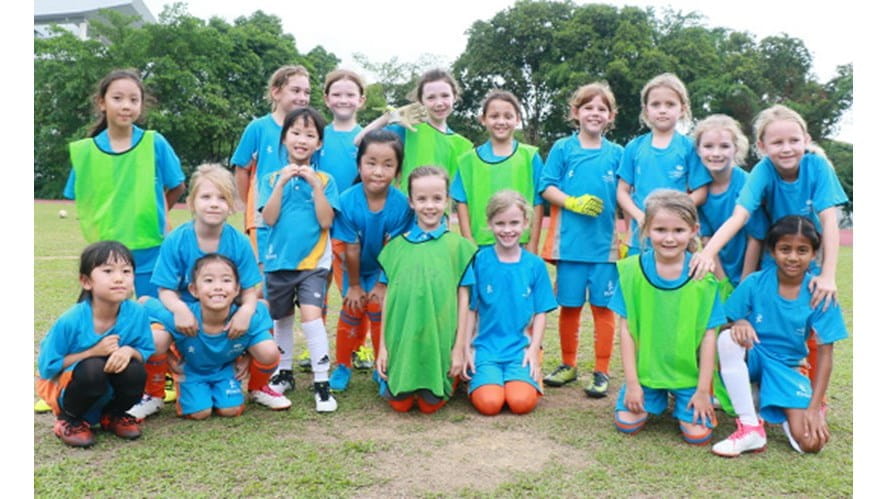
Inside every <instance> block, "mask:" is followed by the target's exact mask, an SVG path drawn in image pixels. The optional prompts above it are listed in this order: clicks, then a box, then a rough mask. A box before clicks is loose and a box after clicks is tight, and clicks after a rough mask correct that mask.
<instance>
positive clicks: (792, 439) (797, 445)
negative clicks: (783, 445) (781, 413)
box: [782, 421, 804, 454]
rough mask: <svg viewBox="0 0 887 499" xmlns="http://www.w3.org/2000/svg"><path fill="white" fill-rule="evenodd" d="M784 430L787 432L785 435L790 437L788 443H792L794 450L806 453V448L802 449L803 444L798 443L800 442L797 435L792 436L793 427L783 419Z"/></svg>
mask: <svg viewBox="0 0 887 499" xmlns="http://www.w3.org/2000/svg"><path fill="white" fill-rule="evenodd" d="M782 431H784V432H785V436H787V437H788V443H790V444H791V446H792V449H794V450H796V451H798V452H800V453H801V454H803V453H804V450H803V449H801V446H800V445H799V444H798V442H797V441H796V440H795V437H793V436H792V429H791V427H790V426H789V425H788V421H783V422H782Z"/></svg>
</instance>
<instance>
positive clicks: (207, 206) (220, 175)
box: [128, 164, 289, 419]
mask: <svg viewBox="0 0 887 499" xmlns="http://www.w3.org/2000/svg"><path fill="white" fill-rule="evenodd" d="M235 196H236V194H235V187H234V178H233V176H232V175H231V173H230V172H229V171H228V170H226V169H224V168H222V166H221V165H218V164H204V165H200V166H198V167H197V170H196V171H195V172H194V174H192V175H191V183H190V185H189V189H188V208H189V209H190V210H191V213H192V215H193V216H194V219H193V220H191V221H190V222H186V223H184V224H182V225H180V226H178V227H177V228H176V229H175V230H173V231H172V232H171V233H170V234H169V236H167V238H166V240H164V241H163V244H162V245H161V246H160V256H159V257H158V258H157V265H156V266H155V267H154V274H153V275H152V277H151V283H152V284H154V285H156V286H157V287H158V289H159V290H160V293H159V294H160V302H161V303H163V306H164V307H166V308H167V309H168V310H169V311H170V312H172V314H173V321H174V323H175V330H176V331H178V332H179V333H182V334H185V335H189V336H194V335H196V334H197V332H198V329H199V327H200V324H199V323H198V321H197V317H196V316H195V314H194V312H193V311H192V307H191V306H190V305H192V304H194V303H196V302H197V297H196V296H195V295H194V294H192V293H191V291H190V285H191V276H192V274H193V268H194V265H195V262H196V261H197V260H198V259H199V258H201V257H203V256H205V255H207V254H210V253H219V254H222V255H224V256H226V257H228V258H230V259H231V260H232V261H233V262H234V263H235V264H236V265H237V274H238V276H240V279H239V282H240V286H241V288H242V292H241V301H240V306H239V307H238V308H237V312H236V313H234V315H232V316H231V321H230V323H229V324H227V325H226V328H225V330H226V331H227V333H228V335H229V336H230V337H232V338H237V337H238V336H240V335H242V334H244V333H245V332H246V331H247V329H248V327H249V324H250V321H251V320H252V316H253V313H254V312H255V310H256V302H257V300H258V288H257V286H258V285H259V284H261V282H262V276H261V274H260V272H259V267H258V265H257V264H256V259H255V256H254V255H253V250H252V248H251V247H250V242H249V239H248V238H247V237H246V236H245V235H243V234H241V233H240V232H238V231H237V229H235V228H234V227H232V226H231V225H229V224H228V223H227V221H226V220H227V218H228V216H229V215H230V214H231V213H233V211H234V202H235V201H234V200H235ZM155 336H156V335H155ZM167 360H168V357H167V354H166V351H165V349H164V350H163V351H162V352H161V351H160V349H159V348H158V352H157V353H155V354H154V355H152V356H151V357H150V358H149V359H148V361H147V362H146V363H145V369H146V370H147V371H148V381H147V383H146V384H145V395H144V397H142V400H141V402H139V403H138V404H137V405H136V406H134V407H133V408H132V409H130V410H129V411H128V412H129V413H130V414H131V415H133V416H135V417H136V418H138V419H144V418H146V417H148V416H150V415H151V414H154V413H156V412H158V411H159V410H160V409H161V408H162V407H163V395H164V390H163V385H164V374H165V372H166V366H167ZM253 388H254V390H252V391H256V392H257V394H258V397H257V400H258V401H260V402H261V403H266V404H271V405H272V406H274V407H276V406H278V405H287V406H288V405H289V401H288V400H286V399H285V397H283V395H281V394H277V393H272V392H271V391H270V390H267V389H266V390H265V391H262V390H261V389H262V387H261V386H259V387H253ZM258 392H261V393H258ZM254 398H256V397H254Z"/></svg>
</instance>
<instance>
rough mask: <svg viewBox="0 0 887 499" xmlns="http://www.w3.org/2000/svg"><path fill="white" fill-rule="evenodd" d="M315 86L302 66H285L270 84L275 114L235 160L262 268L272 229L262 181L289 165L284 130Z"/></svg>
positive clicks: (249, 135) (259, 121)
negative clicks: (263, 208) (264, 213)
mask: <svg viewBox="0 0 887 499" xmlns="http://www.w3.org/2000/svg"><path fill="white" fill-rule="evenodd" d="M310 97H311V82H310V80H309V75H308V70H307V69H305V68H304V67H302V66H281V67H280V68H277V71H275V72H274V74H272V75H271V78H270V79H269V80H268V93H267V95H266V98H267V99H268V101H269V102H270V103H271V112H270V113H268V114H266V115H265V116H262V117H261V118H256V119H254V120H253V121H251V122H250V124H249V125H247V126H246V128H245V129H244V130H243V134H242V135H241V136H240V143H238V144H237V148H236V149H235V150H234V154H233V155H232V156H231V164H232V165H234V166H236V167H237V168H235V169H234V180H235V181H236V183H237V194H238V197H239V201H240V202H242V203H243V204H244V206H245V208H244V225H245V231H246V233H247V235H249V237H250V241H251V242H252V244H253V248H254V249H255V251H256V255H257V258H258V260H259V263H260V264H261V263H262V261H263V259H264V258H265V252H266V251H267V246H268V230H269V229H268V228H267V227H266V226H265V224H264V223H263V222H262V217H261V216H260V215H259V212H258V207H259V206H260V205H261V201H263V200H261V199H259V198H258V195H259V188H258V187H257V183H258V181H260V180H261V179H263V178H264V177H265V176H266V175H268V174H270V173H272V172H276V171H277V170H279V169H281V168H282V167H283V166H284V165H286V163H287V161H286V154H283V153H282V152H281V151H280V127H281V125H282V124H283V119H284V118H285V117H286V115H287V114H288V113H290V112H291V111H293V110H294V109H298V108H301V107H305V106H307V105H308V102H309V99H310Z"/></svg>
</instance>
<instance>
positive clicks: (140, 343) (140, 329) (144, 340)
mask: <svg viewBox="0 0 887 499" xmlns="http://www.w3.org/2000/svg"><path fill="white" fill-rule="evenodd" d="M132 306H133V309H134V311H133V314H132V321H133V322H132V324H131V327H132V328H133V331H132V332H133V337H132V338H131V342H130V343H129V344H128V345H127V346H130V347H132V348H134V349H136V350H137V351H138V352H139V354H140V355H141V356H142V362H147V360H148V357H150V356H151V355H153V354H154V350H155V347H154V335H153V334H152V333H151V323H150V322H149V317H148V312H147V311H146V310H145V309H144V308H143V307H142V306H141V305H139V304H138V303H135V302H133V303H132Z"/></svg>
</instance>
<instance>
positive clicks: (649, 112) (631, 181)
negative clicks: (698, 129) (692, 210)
mask: <svg viewBox="0 0 887 499" xmlns="http://www.w3.org/2000/svg"><path fill="white" fill-rule="evenodd" d="M640 119H641V123H642V124H643V125H645V126H647V127H648V128H650V133H647V134H644V135H641V136H640V137H636V138H635V139H633V140H632V141H631V142H629V143H628V145H626V146H625V153H624V154H623V155H622V162H621V164H620V165H619V170H618V171H617V172H616V175H618V176H619V185H618V187H617V191H616V192H617V194H616V195H617V198H618V200H619V206H620V207H621V208H622V210H623V211H624V212H625V213H626V214H627V215H628V216H630V217H631V231H632V236H631V237H632V238H631V243H630V247H629V254H636V253H637V252H638V251H639V250H640V245H639V241H638V228H639V227H642V226H643V225H644V211H643V210H642V209H641V207H642V206H644V200H645V199H646V198H647V196H648V195H650V193H651V192H653V190H655V189H660V188H668V189H676V190H678V191H681V192H689V193H690V197H691V198H693V202H694V203H695V204H696V206H699V205H701V204H702V203H703V202H705V197H706V194H707V192H708V188H707V184H708V183H709V182H711V175H709V174H708V171H707V170H706V169H705V168H704V167H703V166H702V165H701V164H700V162H699V156H697V155H696V149H695V148H694V147H693V141H692V140H690V138H689V137H686V136H684V135H682V134H681V133H679V132H678V131H677V130H676V128H677V126H678V124H679V123H683V124H685V125H686V124H689V122H690V120H691V119H692V114H691V112H690V97H689V96H688V95H687V88H686V87H685V86H684V82H682V81H681V80H680V79H679V78H678V77H677V76H675V75H673V74H671V73H663V74H661V75H659V76H656V77H654V78H653V79H652V80H650V81H648V82H647V84H646V85H644V88H643V89H642V90H641V115H640Z"/></svg>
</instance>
